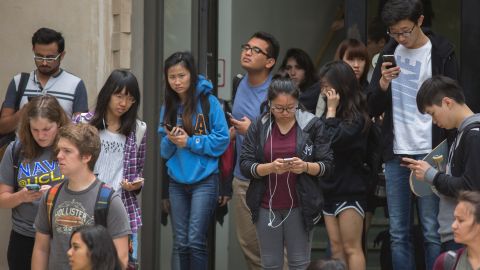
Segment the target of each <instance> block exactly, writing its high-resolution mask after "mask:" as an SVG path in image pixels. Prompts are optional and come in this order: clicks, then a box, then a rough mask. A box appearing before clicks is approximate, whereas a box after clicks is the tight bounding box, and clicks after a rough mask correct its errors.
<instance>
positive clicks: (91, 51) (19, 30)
mask: <svg viewBox="0 0 480 270" xmlns="http://www.w3.org/2000/svg"><path fill="white" fill-rule="evenodd" d="M131 1H132V0H105V1H103V0H102V1H98V0H82V1H64V0H46V1H28V0H2V1H0V25H1V26H2V27H0V36H1V37H2V38H1V39H0V48H2V49H1V50H0V59H2V61H0V100H2V101H3V99H4V96H5V92H6V88H7V86H8V84H9V82H10V80H11V78H12V77H13V76H14V75H15V74H17V73H19V72H22V71H25V72H29V71H32V70H33V69H35V64H34V61H33V53H32V45H31V37H32V35H33V33H34V32H35V31H36V30H37V29H38V28H40V27H49V28H53V29H55V30H57V31H60V32H62V34H63V35H64V38H65V51H66V55H65V58H64V60H63V62H62V65H61V66H62V68H64V69H66V70H68V71H70V72H72V73H73V74H75V75H77V76H79V77H81V78H82V79H83V80H84V82H85V84H86V87H87V91H88V97H89V106H90V107H92V105H93V104H94V101H95V99H96V95H97V92H98V90H99V89H100V87H101V86H102V85H103V83H104V82H105V79H106V77H107V76H108V75H109V73H110V71H111V70H112V68H113V67H114V66H115V65H114V59H115V56H114V52H113V48H112V44H113V45H114V47H115V48H118V50H117V51H121V49H123V55H126V57H128V59H127V60H130V45H131V43H128V42H125V40H123V39H122V40H118V41H112V34H113V32H114V31H116V32H121V31H122V29H125V27H129V26H130V15H131V14H129V13H128V11H129V9H128V8H129V7H130V6H131ZM139 2H142V3H143V1H139ZM129 5H130V6H129ZM136 6H137V10H140V12H143V10H142V5H140V6H139V5H138V4H137V5H136ZM138 6H139V8H138ZM112 8H116V10H117V11H120V13H121V14H120V13H119V15H122V16H118V17H116V18H117V19H116V21H115V22H114V16H113V10H112ZM130 13H131V7H130ZM137 17H138V18H139V20H138V22H137V23H136V24H134V26H135V28H136V29H138V28H140V32H137V33H140V34H135V36H138V38H139V40H140V41H142V40H143V20H142V18H143V16H142V14H140V15H137ZM120 24H121V25H122V27H116V25H120ZM139 24H140V26H139ZM124 32H125V31H124ZM126 34H127V36H128V35H129V32H127V33H126ZM121 41H122V42H123V43H122V44H119V43H120V42H121ZM127 41H128V40H127ZM134 44H135V45H134V46H133V47H134V48H138V47H142V46H143V43H140V44H139V43H138V42H136V43H134ZM125 49H126V50H125ZM135 55H136V56H139V58H140V59H142V58H141V57H142V56H143V54H142V53H141V50H136V52H135ZM119 57H120V56H119ZM119 57H117V60H118V61H117V63H119V64H120V63H124V60H122V59H121V58H119ZM124 58H125V56H124ZM120 60H122V61H123V62H122V61H120ZM128 63H130V62H128ZM142 65H143V62H142V63H138V62H135V61H132V66H134V69H135V70H137V72H135V71H134V72H135V73H136V74H141V72H142ZM0 220H1V223H0V243H1V244H0V254H1V255H0V269H7V268H8V267H7V263H6V254H7V252H6V247H7V245H8V239H9V232H10V229H11V225H10V224H11V218H10V210H0Z"/></svg>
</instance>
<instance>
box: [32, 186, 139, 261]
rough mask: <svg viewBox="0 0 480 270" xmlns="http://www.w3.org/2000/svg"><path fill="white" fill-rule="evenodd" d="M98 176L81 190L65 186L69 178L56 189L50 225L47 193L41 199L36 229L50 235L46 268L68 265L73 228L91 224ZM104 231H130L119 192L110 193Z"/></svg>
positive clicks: (114, 234)
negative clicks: (68, 251) (73, 189)
mask: <svg viewBox="0 0 480 270" xmlns="http://www.w3.org/2000/svg"><path fill="white" fill-rule="evenodd" d="M100 183H101V182H100V181H99V180H98V179H97V180H95V182H94V183H93V184H91V185H90V186H89V187H88V188H86V189H85V190H83V191H79V192H76V191H72V190H69V189H68V179H67V180H66V182H65V184H64V185H63V186H62V188H61V189H60V190H59V191H58V194H57V200H56V202H55V205H54V207H53V209H52V217H53V218H52V220H53V222H52V228H50V224H49V221H48V218H49V217H48V214H47V207H46V205H45V203H46V196H45V195H44V196H43V197H42V199H41V201H40V205H39V211H38V215H37V218H36V220H35V227H36V228H37V231H38V232H40V233H43V234H49V235H51V236H52V238H51V240H50V255H49V261H48V269H70V266H69V264H68V257H67V250H68V249H69V244H70V243H69V241H70V235H71V234H72V231H73V230H74V229H75V228H77V227H79V226H82V225H89V224H92V225H93V224H94V223H95V221H94V208H95V203H96V200H97V195H98V191H99V189H100ZM107 231H108V232H109V233H110V235H111V236H112V238H113V239H115V238H119V237H122V236H125V235H128V234H130V233H131V230H130V224H129V221H128V216H127V212H126V210H125V207H124V206H123V203H122V200H121V198H120V195H119V194H118V193H115V194H113V196H112V198H111V200H110V206H109V209H108V216H107Z"/></svg>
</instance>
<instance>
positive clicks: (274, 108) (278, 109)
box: [272, 106, 298, 113]
mask: <svg viewBox="0 0 480 270" xmlns="http://www.w3.org/2000/svg"><path fill="white" fill-rule="evenodd" d="M297 109H298V106H295V107H279V106H272V111H273V112H276V113H283V112H285V111H286V112H287V113H293V112H295V111H296V110H297Z"/></svg>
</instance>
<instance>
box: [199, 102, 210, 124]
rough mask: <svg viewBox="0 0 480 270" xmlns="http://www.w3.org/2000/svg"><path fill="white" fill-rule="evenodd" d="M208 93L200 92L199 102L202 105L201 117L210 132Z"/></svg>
mask: <svg viewBox="0 0 480 270" xmlns="http://www.w3.org/2000/svg"><path fill="white" fill-rule="evenodd" d="M208 96H209V94H202V95H200V103H201V105H202V113H203V119H204V121H205V127H206V130H207V131H208V133H210V118H209V117H208V115H209V114H210V101H209V100H208Z"/></svg>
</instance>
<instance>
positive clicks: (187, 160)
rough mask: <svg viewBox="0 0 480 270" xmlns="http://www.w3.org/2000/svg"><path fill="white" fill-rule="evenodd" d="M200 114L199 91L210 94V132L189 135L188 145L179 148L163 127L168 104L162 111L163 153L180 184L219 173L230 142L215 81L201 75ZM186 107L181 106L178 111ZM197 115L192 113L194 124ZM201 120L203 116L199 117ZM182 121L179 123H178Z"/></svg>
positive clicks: (160, 128)
mask: <svg viewBox="0 0 480 270" xmlns="http://www.w3.org/2000/svg"><path fill="white" fill-rule="evenodd" d="M196 88H197V91H196V93H195V94H196V97H197V98H198V99H199V100H198V102H197V115H200V114H202V105H201V102H200V98H199V96H200V94H202V93H203V94H207V95H208V101H209V102H210V113H209V114H208V118H209V125H210V130H209V131H207V135H193V136H191V137H189V138H188V140H187V146H186V147H185V148H180V147H178V146H176V145H175V144H174V143H172V142H171V141H170V140H169V139H168V137H167V134H166V130H165V128H164V127H163V118H164V114H165V106H162V108H161V110H160V125H159V127H158V133H159V134H160V138H161V144H160V154H161V156H162V158H164V159H166V160H167V168H168V175H169V176H170V177H171V178H172V179H173V180H174V181H175V182H178V183H183V184H194V183H196V182H199V181H201V180H203V179H205V178H207V177H208V176H209V175H211V174H213V173H218V157H219V156H220V155H222V154H223V152H225V150H226V149H227V146H228V144H229V142H230V138H229V132H228V126H227V121H226V120H225V114H224V112H223V110H222V107H221V105H220V102H219V101H218V99H217V98H216V97H215V96H214V95H213V94H212V89H213V86H212V83H211V82H210V81H208V80H206V79H205V77H203V76H202V75H199V76H198V82H197V85H196ZM182 111H183V108H182V107H181V106H179V108H178V112H179V113H180V112H182ZM197 115H193V116H192V124H193V126H194V127H195V126H196V120H197V119H199V118H198V117H197ZM200 119H201V118H200ZM177 124H179V123H177Z"/></svg>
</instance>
